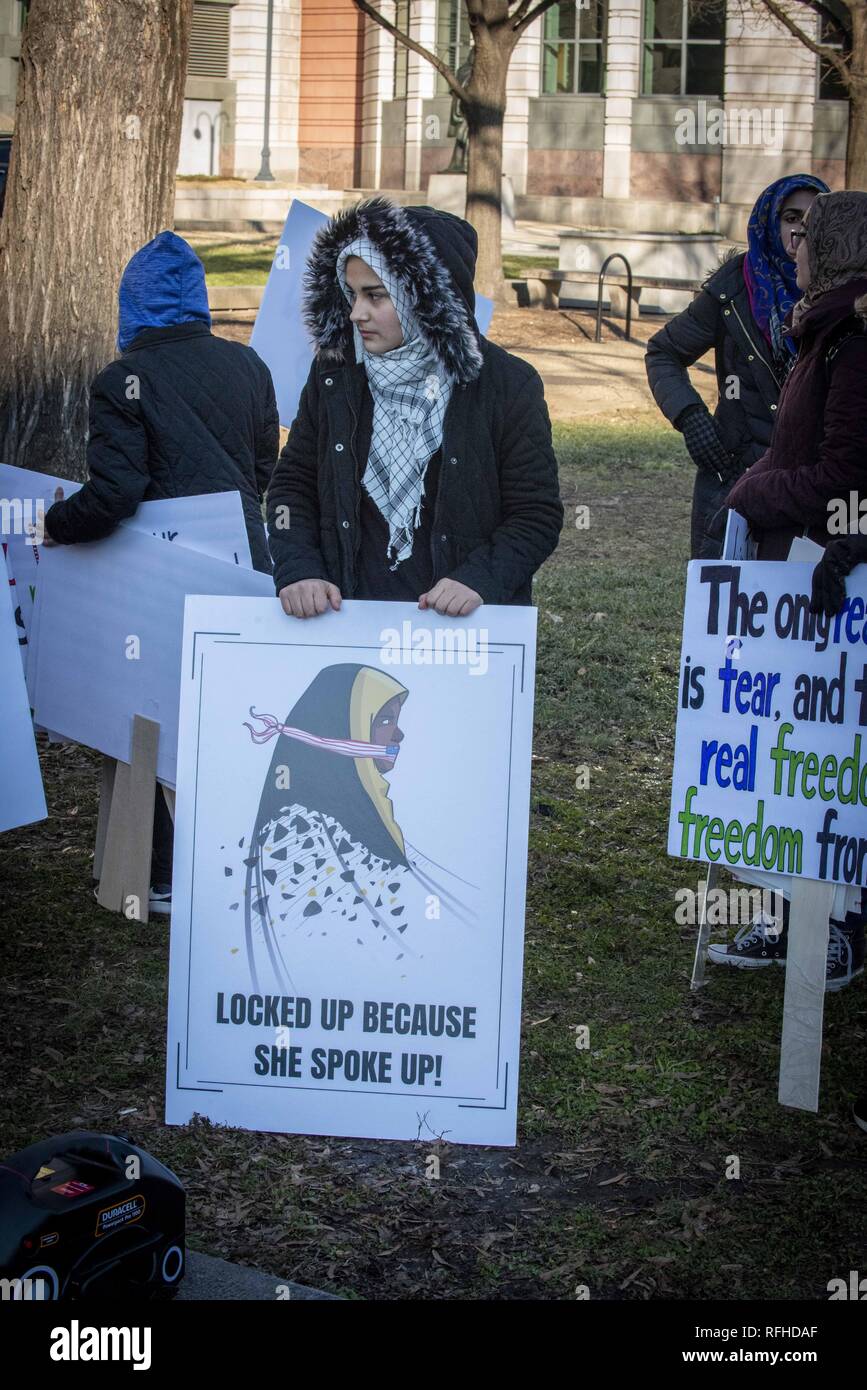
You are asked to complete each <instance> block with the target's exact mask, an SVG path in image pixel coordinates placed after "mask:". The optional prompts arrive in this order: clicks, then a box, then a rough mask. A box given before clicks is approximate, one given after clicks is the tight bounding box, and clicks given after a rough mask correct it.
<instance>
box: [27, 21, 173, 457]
mask: <svg viewBox="0 0 867 1390" xmlns="http://www.w3.org/2000/svg"><path fill="white" fill-rule="evenodd" d="M191 19H192V0H122V3H119V2H118V0H76V3H75V4H70V3H69V0H33V3H32V4H31V6H30V11H29V14H28V17H27V21H26V24H25V28H24V34H23V36H22V44H21V63H20V68H19V78H18V82H19V86H18V98H17V112H16V125H15V138H14V141H13V149H12V162H11V166H10V169H9V177H8V182H7V186H6V206H5V211H4V215H3V219H2V221H0V459H2V460H3V461H4V462H6V463H12V464H17V465H18V466H19V467H25V468H27V467H30V468H36V469H40V470H42V471H43V472H49V473H58V474H60V475H61V476H62V477H71V478H83V477H84V476H85V463H84V460H85V439H86V429H87V398H88V388H89V385H90V382H91V381H92V379H93V377H94V376H95V375H96V374H97V372H98V371H100V369H101V368H102V367H104V366H105V364H106V363H107V362H109V361H110V360H111V359H112V357H114V356H115V355H116V350H115V341H116V334H117V286H118V281H119V279H120V275H121V271H122V270H123V267H124V265H125V264H126V262H127V260H128V259H129V257H130V256H131V255H132V254H133V252H134V251H136V250H137V248H138V247H140V246H142V245H143V244H144V243H145V242H146V241H149V240H150V239H151V237H153V236H155V235H156V234H157V232H159V231H161V230H163V229H164V228H166V227H170V226H171V225H172V221H173V215H174V187H175V172H176V169H177V159H178V148H179V144H180V132H181V116H182V112H183V96H184V80H185V71H186V58H187V48H188V44H189V32H190V24H191Z"/></svg>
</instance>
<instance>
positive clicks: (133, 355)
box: [45, 323, 280, 574]
mask: <svg viewBox="0 0 867 1390" xmlns="http://www.w3.org/2000/svg"><path fill="white" fill-rule="evenodd" d="M279 443H280V426H279V423H278V419H277V406H276V402H275V399H274V386H273V383H272V381H271V373H270V372H269V370H268V368H267V367H266V366H265V363H264V362H263V361H262V359H261V358H260V357H259V356H258V355H257V354H256V353H255V352H254V351H253V350H252V348H248V347H244V346H242V344H240V343H233V342H229V341H227V340H226V339H225V338H218V337H215V336H214V335H213V334H212V333H211V331H210V329H209V328H208V326H207V325H206V324H204V323H181V324H173V325H171V326H170V327H166V328H145V329H143V330H142V331H141V332H140V333H139V334H137V336H136V337H135V338H134V339H133V341H132V343H131V344H130V346H129V347H128V348H127V350H126V352H125V353H124V354H123V356H122V357H119V358H118V359H117V360H116V361H115V362H111V363H110V364H109V365H108V366H107V367H106V368H105V369H104V370H103V371H101V372H100V374H99V376H98V377H97V378H96V380H95V381H94V383H93V386H92V387H91V393H90V430H89V438H88V444H87V466H88V472H89V474H90V476H89V479H88V481H87V482H86V483H85V485H84V487H83V488H82V489H81V491H80V492H77V493H75V494H74V495H73V496H72V497H70V498H67V499H66V500H64V501H63V502H56V503H55V504H54V506H53V507H51V508H50V509H49V511H48V513H47V515H46V518H45V525H46V529H47V531H48V534H49V535H50V536H51V537H52V539H54V540H56V541H59V542H60V543H61V544H65V543H68V542H73V541H93V540H99V539H100V538H101V537H103V536H107V535H108V534H109V532H111V531H112V530H113V529H114V527H115V526H117V525H118V523H119V522H121V521H123V520H124V518H126V517H129V516H132V515H133V513H134V512H135V510H136V508H137V507H138V505H139V503H140V502H149V501H153V500H155V499H157V498H161V497H190V496H195V495H197V494H199V493H209V492H232V491H235V490H237V491H238V492H239V493H240V494H241V504H242V506H243V509H244V519H245V521H246V523H247V535H248V537H249V541H250V554H251V557H252V560H253V565H254V567H255V568H256V569H257V570H261V571H262V572H263V573H265V574H268V573H270V571H271V561H270V557H269V555H268V546H267V542H266V539H265V529H264V526H263V522H262V511H261V499H262V495H263V493H264V492H265V489H266V488H267V486H268V483H269V481H270V478H271V474H272V471H273V468H274V463H275V460H276V457H277V450H278V448H279Z"/></svg>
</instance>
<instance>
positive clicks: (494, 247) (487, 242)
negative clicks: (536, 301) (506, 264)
mask: <svg viewBox="0 0 867 1390" xmlns="http://www.w3.org/2000/svg"><path fill="white" fill-rule="evenodd" d="M475 44H476V56H475V60H474V63H473V74H472V77H471V79H470V85H469V91H470V95H471V97H472V98H473V100H472V101H471V102H469V103H465V106H464V109H465V112H466V117H467V132H468V133H467V207H466V218H467V221H468V222H471V223H472V225H473V226H474V227H475V229H476V232H477V233H478V237H479V257H478V261H477V263H476V277H475V283H476V289H477V290H479V292H480V293H481V294H484V295H487V296H488V298H489V299H493V300H498V299H502V297H503V293H504V281H503V247H502V212H503V209H502V196H503V118H504V116H505V114H506V80H507V77H508V72H509V61H510V59H511V56H512V50H513V48H514V42H513V41H511V39H510V35H509V34H508V32H506V33H505V34H501V35H500V36H499V37H497V38H495V37H494V36H493V35H492V34H490V33H488V32H485V31H484V30H481V29H478V30H477V31H476V37H475Z"/></svg>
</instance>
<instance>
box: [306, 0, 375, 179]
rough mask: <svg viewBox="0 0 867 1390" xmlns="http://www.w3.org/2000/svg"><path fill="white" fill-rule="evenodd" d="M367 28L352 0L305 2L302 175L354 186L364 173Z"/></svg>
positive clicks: (308, 0) (313, 0) (309, 0)
mask: <svg viewBox="0 0 867 1390" xmlns="http://www.w3.org/2000/svg"><path fill="white" fill-rule="evenodd" d="M363 35H364V26H363V20H362V16H361V14H360V13H359V11H358V10H357V9H356V7H355V6H354V5H353V3H352V0H303V4H302V6H301V97H300V107H299V112H300V114H299V132H298V175H299V179H300V180H301V182H302V183H313V184H325V186H326V187H327V188H353V187H355V186H356V185H357V184H358V183H359V181H360V177H361V141H362V101H363V89H362V61H363Z"/></svg>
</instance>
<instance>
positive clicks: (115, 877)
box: [94, 714, 160, 922]
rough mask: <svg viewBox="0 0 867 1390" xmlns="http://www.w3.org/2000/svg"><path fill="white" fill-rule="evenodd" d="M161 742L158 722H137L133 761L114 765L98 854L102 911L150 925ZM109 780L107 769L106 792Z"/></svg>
mask: <svg viewBox="0 0 867 1390" xmlns="http://www.w3.org/2000/svg"><path fill="white" fill-rule="evenodd" d="M159 737H160V726H159V724H157V723H155V721H154V720H152V719H145V718H144V717H143V716H142V715H140V714H137V715H135V716H134V717H133V732H132V761H131V762H129V763H122V762H117V763H116V764H115V771H114V776H113V782H112V787H111V807H110V810H109V812H108V817H107V820H105V817H104V815H103V812H102V809H101V812H100V822H102V821H104V820H105V824H104V826H102V827H101V826H100V825H99V824H98V827H97V848H96V851H95V853H94V871H96V865H97V855H98V856H99V891H98V893H97V895H96V900H97V902H98V903H99V905H100V907H105V908H107V909H108V910H109V912H122V913H123V914H124V916H126V917H130V918H133V919H134V920H136V921H140V922H146V921H147V920H148V902H149V898H150V871H151V852H152V847H153V823H154V797H155V795H156V787H157V782H156V772H157V748H158V745H159ZM108 776H109V774H108V773H107V771H106V769H105V767H104V768H103V788H105V787H106V786H107V783H108ZM100 829H102V841H101V842H100Z"/></svg>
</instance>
